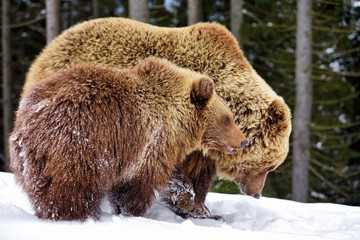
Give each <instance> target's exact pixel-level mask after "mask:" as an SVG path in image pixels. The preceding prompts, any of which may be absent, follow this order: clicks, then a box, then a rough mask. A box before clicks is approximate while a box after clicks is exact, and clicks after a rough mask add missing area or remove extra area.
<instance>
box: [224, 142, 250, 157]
mask: <svg viewBox="0 0 360 240" xmlns="http://www.w3.org/2000/svg"><path fill="white" fill-rule="evenodd" d="M247 145H248V141H246V140H245V141H244V142H242V143H241V147H239V148H232V147H230V146H229V145H226V147H225V148H226V151H227V153H228V154H233V153H234V151H239V150H243V149H244V148H245V147H246V146H247Z"/></svg>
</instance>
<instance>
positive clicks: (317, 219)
mask: <svg viewBox="0 0 360 240" xmlns="http://www.w3.org/2000/svg"><path fill="white" fill-rule="evenodd" d="M206 205H207V206H208V207H209V209H210V210H211V212H212V213H213V214H216V215H221V216H223V218H224V219H225V221H222V220H212V219H183V218H181V217H179V216H177V215H175V214H174V213H173V212H172V211H171V210H169V209H168V208H166V207H164V206H163V205H161V204H160V203H155V204H154V205H153V207H152V208H151V209H150V210H149V212H148V213H147V218H140V217H125V216H115V215H112V214H111V210H110V206H109V204H108V202H107V201H106V200H105V201H103V204H102V210H103V212H104V213H103V215H102V218H101V220H100V221H94V220H87V221H85V222H83V223H81V222H76V221H73V222H54V221H48V220H40V219H38V218H37V217H36V216H34V211H33V210H32V208H31V205H30V203H29V202H28V199H27V197H26V195H25V194H24V193H23V192H22V190H21V189H20V187H19V186H18V185H17V184H15V182H14V177H13V174H11V173H3V172H0V239H1V240H7V239H16V240H18V239H27V240H31V239H143V238H144V237H145V238H150V239H153V238H156V239H184V238H186V239H188V238H190V239H194V238H195V237H196V238H198V237H199V236H201V237H202V238H203V239H225V238H227V239H266V240H268V239H276V240H280V239H286V240H289V239H302V240H303V239H340V240H347V239H360V207H352V206H345V205H339V204H330V203H312V204H304V203H297V202H294V201H289V200H280V199H274V198H266V197H262V198H260V199H259V200H257V199H253V198H251V197H247V196H242V195H226V194H216V193H209V194H208V197H207V200H206Z"/></svg>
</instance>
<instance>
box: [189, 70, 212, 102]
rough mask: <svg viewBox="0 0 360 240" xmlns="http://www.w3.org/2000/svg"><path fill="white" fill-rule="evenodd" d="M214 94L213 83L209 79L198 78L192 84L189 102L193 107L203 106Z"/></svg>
mask: <svg viewBox="0 0 360 240" xmlns="http://www.w3.org/2000/svg"><path fill="white" fill-rule="evenodd" d="M213 94H214V82H213V81H212V80H211V79H210V78H206V77H203V78H200V79H199V80H196V81H195V82H194V83H193V86H192V91H191V100H192V102H193V103H194V104H195V105H198V106H201V107H203V106H205V105H206V103H207V102H208V100H209V99H210V98H211V97H212V95H213Z"/></svg>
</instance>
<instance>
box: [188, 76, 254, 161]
mask: <svg viewBox="0 0 360 240" xmlns="http://www.w3.org/2000/svg"><path fill="white" fill-rule="evenodd" d="M191 101H192V102H193V103H194V104H195V106H196V109H197V111H198V112H199V113H201V117H202V118H203V120H204V122H205V124H204V131H203V134H202V138H201V146H202V147H201V149H202V150H203V151H204V153H206V152H207V150H217V151H220V152H223V153H228V154H233V153H234V150H241V149H243V148H244V147H245V146H246V145H247V144H248V141H247V140H246V138H245V136H244V134H243V133H242V132H241V130H240V129H239V127H238V126H237V125H236V124H235V121H234V118H233V114H232V112H231V110H230V109H229V107H228V106H227V105H226V104H225V102H224V101H223V100H222V99H221V98H220V97H219V96H218V95H217V94H216V93H215V90H214V83H213V81H212V80H211V79H210V78H208V77H202V78H200V79H198V80H196V81H195V82H194V83H193V86H192V93H191Z"/></svg>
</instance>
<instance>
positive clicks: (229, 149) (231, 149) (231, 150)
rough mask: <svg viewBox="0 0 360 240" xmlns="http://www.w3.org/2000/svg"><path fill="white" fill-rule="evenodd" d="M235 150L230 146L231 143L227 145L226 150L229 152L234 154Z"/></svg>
mask: <svg viewBox="0 0 360 240" xmlns="http://www.w3.org/2000/svg"><path fill="white" fill-rule="evenodd" d="M234 150H235V149H233V148H232V147H230V146H229V145H226V151H227V153H228V154H233V153H234Z"/></svg>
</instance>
